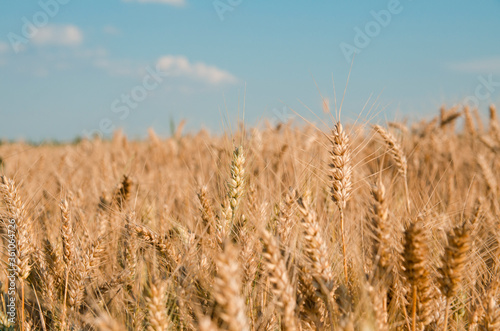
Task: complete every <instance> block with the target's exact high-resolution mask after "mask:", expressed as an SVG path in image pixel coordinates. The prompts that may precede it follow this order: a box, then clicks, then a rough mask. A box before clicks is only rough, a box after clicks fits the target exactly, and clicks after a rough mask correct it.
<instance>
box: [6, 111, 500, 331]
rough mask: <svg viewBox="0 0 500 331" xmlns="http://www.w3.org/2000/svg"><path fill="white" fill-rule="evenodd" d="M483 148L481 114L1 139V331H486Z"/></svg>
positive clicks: (493, 261)
mask: <svg viewBox="0 0 500 331" xmlns="http://www.w3.org/2000/svg"><path fill="white" fill-rule="evenodd" d="M499 151H500V123H499V122H498V119H497V115H496V110H495V107H494V106H490V108H489V120H488V121H487V122H486V121H485V123H483V122H482V121H481V116H479V114H478V110H473V109H469V108H467V107H465V108H463V107H451V108H444V107H443V108H442V109H441V112H440V114H439V115H437V116H436V117H435V118H433V119H431V120H430V121H422V122H418V123H402V122H397V123H392V122H389V123H379V124H375V123H349V122H345V123H344V122H342V123H341V122H339V121H333V123H331V125H330V128H329V129H326V130H323V129H319V128H318V127H317V126H314V125H303V126H298V125H291V123H287V124H280V125H278V126H276V127H274V126H270V125H269V126H267V127H265V128H247V127H245V126H244V125H240V127H239V129H238V130H237V132H232V133H227V134H224V135H211V134H209V133H207V132H205V131H200V132H198V133H197V134H184V135H183V134H181V131H180V130H178V132H177V133H176V134H175V135H173V136H172V137H169V138H160V137H158V136H157V135H156V134H155V132H154V131H153V130H150V132H149V138H148V139H147V140H144V141H132V140H128V139H127V138H126V136H124V135H123V134H122V133H121V132H120V131H118V132H116V133H115V134H114V136H113V138H112V139H110V140H101V139H98V138H95V139H91V140H82V141H80V142H78V143H74V144H60V145H54V144H52V145H51V144H42V145H38V146H34V145H30V144H26V143H22V142H17V143H14V142H12V143H6V142H4V143H2V144H1V145H0V157H1V159H0V160H1V163H0V174H1V175H2V176H1V177H0V195H1V198H0V199H1V201H2V202H1V204H0V220H1V223H0V231H1V234H2V255H1V256H2V262H3V264H2V271H3V272H2V273H1V275H0V281H1V289H0V291H1V294H2V296H1V298H2V301H1V306H0V325H2V327H3V329H5V330H8V329H11V330H16V329H22V330H207V331H208V330H231V331H245V330H500V306H499V304H498V302H497V301H498V298H499V294H500V293H499V287H500V286H499V285H500V261H499V257H500V246H499V241H500V205H499V202H500V200H499V197H500V196H499V187H498V179H497V178H498V175H497V171H498V169H500V158H499V157H498V155H499ZM9 270H15V273H14V274H15V275H14V277H11V271H9ZM11 302H14V305H15V308H12V307H13V304H11ZM13 312H14V313H13ZM14 315H15V317H12V316H14Z"/></svg>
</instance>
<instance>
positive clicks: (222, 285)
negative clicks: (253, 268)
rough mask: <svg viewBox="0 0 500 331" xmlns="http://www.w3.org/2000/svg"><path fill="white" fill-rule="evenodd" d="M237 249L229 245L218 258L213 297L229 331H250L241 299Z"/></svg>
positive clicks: (243, 302)
mask: <svg viewBox="0 0 500 331" xmlns="http://www.w3.org/2000/svg"><path fill="white" fill-rule="evenodd" d="M236 256H237V252H236V248H234V247H233V246H230V245H229V244H227V245H226V246H225V247H224V251H223V252H222V253H221V254H219V255H218V256H217V260H216V265H217V276H216V277H215V280H214V293H213V296H214V298H215V301H216V302H217V304H218V306H219V309H218V315H219V317H220V319H221V320H222V321H223V322H224V324H225V326H226V328H227V330H229V331H249V330H250V326H249V324H248V320H247V316H246V307H245V301H244V299H243V298H242V297H241V288H240V284H241V283H240V275H239V268H240V267H239V265H238V261H237V257H236Z"/></svg>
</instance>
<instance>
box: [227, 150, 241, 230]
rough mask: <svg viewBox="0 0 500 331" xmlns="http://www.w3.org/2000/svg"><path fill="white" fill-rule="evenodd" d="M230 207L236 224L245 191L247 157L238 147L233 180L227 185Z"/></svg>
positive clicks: (232, 174)
mask: <svg viewBox="0 0 500 331" xmlns="http://www.w3.org/2000/svg"><path fill="white" fill-rule="evenodd" d="M227 186H228V197H229V205H230V206H231V211H232V213H231V221H232V222H234V217H235V215H236V211H237V210H238V207H239V205H240V202H241V197H242V196H243V193H244V189H245V155H244V154H243V147H242V146H240V147H236V148H235V150H234V152H233V158H232V160H231V178H230V179H229V182H228V184H227Z"/></svg>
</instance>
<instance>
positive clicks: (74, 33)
mask: <svg viewBox="0 0 500 331" xmlns="http://www.w3.org/2000/svg"><path fill="white" fill-rule="evenodd" d="M82 41H83V33H82V32H81V30H80V29H79V28H78V27H76V26H74V25H47V26H44V27H42V28H40V29H39V30H38V32H37V33H36V34H35V36H34V37H33V42H34V43H35V44H37V45H64V46H76V45H79V44H81V43H82Z"/></svg>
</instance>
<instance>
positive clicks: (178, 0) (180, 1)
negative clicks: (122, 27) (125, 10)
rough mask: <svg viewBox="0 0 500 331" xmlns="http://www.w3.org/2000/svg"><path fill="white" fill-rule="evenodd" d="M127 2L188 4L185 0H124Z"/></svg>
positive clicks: (179, 5) (178, 5) (180, 5)
mask: <svg viewBox="0 0 500 331" xmlns="http://www.w3.org/2000/svg"><path fill="white" fill-rule="evenodd" d="M124 1H126V2H139V3H162V4H166V5H171V6H177V7H182V6H184V5H185V4H186V1H185V0H124Z"/></svg>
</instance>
